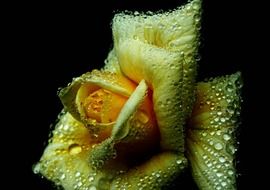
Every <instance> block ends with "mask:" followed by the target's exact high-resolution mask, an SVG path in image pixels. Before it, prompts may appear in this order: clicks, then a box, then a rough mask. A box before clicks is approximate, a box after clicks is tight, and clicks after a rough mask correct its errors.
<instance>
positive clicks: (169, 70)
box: [113, 0, 201, 152]
mask: <svg viewBox="0 0 270 190" xmlns="http://www.w3.org/2000/svg"><path fill="white" fill-rule="evenodd" d="M200 9H201V1H200V0H194V1H192V2H190V3H188V4H187V5H186V6H184V7H182V8H179V9H176V10H175V11H172V12H169V13H161V14H155V15H150V16H146V15H138V16H134V15H125V14H119V15H117V16H116V17H115V18H114V20H113V35H114V50H115V52H116V56H117V58H118V62H119V65H120V69H121V71H122V73H123V74H124V75H126V76H127V77H129V78H130V79H132V80H134V81H135V82H137V83H138V82H139V81H141V80H143V79H144V80H146V82H147V84H148V86H149V87H150V88H151V89H152V90H153V101H154V111H155V114H156V117H157V121H158V126H159V129H160V133H161V146H162V148H163V149H164V150H165V149H166V150H177V151H181V152H183V151H184V148H183V146H184V140H183V139H184V136H183V124H184V121H185V119H186V117H187V116H188V115H189V114H190V112H191V108H192V103H193V100H194V96H193V95H194V82H195V74H196V54H197V48H198V37H199V34H198V33H199V32H198V30H199V25H200V22H199V21H200Z"/></svg>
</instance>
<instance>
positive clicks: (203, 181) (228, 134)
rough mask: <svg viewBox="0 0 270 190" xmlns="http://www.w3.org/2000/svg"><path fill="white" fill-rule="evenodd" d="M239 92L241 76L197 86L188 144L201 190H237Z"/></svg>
mask: <svg viewBox="0 0 270 190" xmlns="http://www.w3.org/2000/svg"><path fill="white" fill-rule="evenodd" d="M240 88H241V83H240V73H236V74H233V75H231V76H226V77H220V78H215V79H213V80H210V81H209V82H200V83H198V86H197V101H196V104H195V107H194V109H193V114H192V117H191V120H190V124H189V128H188V132H187V141H186V142H187V148H188V149H187V153H188V154H187V155H188V159H189V161H190V164H191V168H192V173H193V176H194V179H195V181H196V182H197V185H198V186H199V188H200V189H202V190H204V189H205V190H209V189H235V188H236V187H235V180H236V179H235V177H236V170H235V165H234V159H235V150H236V147H235V144H236V139H235V130H236V128H237V126H238V117H239V114H240V112H239V111H240V102H241V98H240Z"/></svg>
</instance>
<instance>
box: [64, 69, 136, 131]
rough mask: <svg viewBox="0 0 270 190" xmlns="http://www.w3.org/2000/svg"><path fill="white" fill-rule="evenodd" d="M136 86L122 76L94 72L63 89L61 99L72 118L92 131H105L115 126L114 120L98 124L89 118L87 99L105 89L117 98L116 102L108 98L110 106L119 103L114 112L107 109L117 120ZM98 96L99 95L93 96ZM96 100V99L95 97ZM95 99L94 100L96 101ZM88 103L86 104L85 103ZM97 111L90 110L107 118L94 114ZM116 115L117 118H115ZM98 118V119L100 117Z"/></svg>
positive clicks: (97, 106) (108, 119) (96, 107)
mask: <svg viewBox="0 0 270 190" xmlns="http://www.w3.org/2000/svg"><path fill="white" fill-rule="evenodd" d="M135 87H136V85H135V84H134V83H133V82H132V81H130V80H128V79H126V78H125V77H123V76H121V75H117V74H115V73H111V72H107V71H98V70H94V71H92V72H89V73H86V74H83V75H82V76H80V77H78V78H75V79H74V80H73V81H72V83H70V84H69V85H68V87H66V88H63V89H62V90H61V91H60V93H59V97H60V99H61V101H62V103H63V105H64V108H65V110H66V111H68V112H69V113H70V114H72V116H73V117H74V118H75V119H77V120H78V121H80V122H82V123H84V124H85V125H86V126H89V128H90V129H92V130H94V129H95V130H98V129H104V128H111V127H112V126H113V124H114V122H113V121H110V120H112V119H110V118H104V120H107V122H98V121H97V119H92V118H89V116H88V115H89V114H88V115H87V112H86V108H85V105H86V103H87V101H85V100H86V99H87V97H88V96H89V95H90V94H91V93H93V92H95V91H97V90H99V89H104V90H107V91H103V92H104V93H105V94H106V93H107V94H108V93H109V94H112V93H113V94H114V95H113V97H116V98H115V100H114V99H113V98H110V97H109V98H107V99H108V101H107V102H108V105H109V103H110V102H112V101H113V100H114V101H119V103H118V104H116V103H115V106H118V107H119V108H118V107H115V110H116V111H115V110H114V111H112V110H110V109H112V106H111V107H109V106H108V105H107V108H106V109H105V111H106V110H107V111H106V112H111V114H110V115H111V117H114V118H116V117H117V115H118V112H119V111H120V110H121V105H123V104H124V103H125V101H126V99H127V98H128V97H129V96H130V95H131V94H132V92H133V91H134V89H135ZM103 92H101V93H100V94H101V95H100V96H103V95H104V93H103ZM93 96H98V95H95V94H94V95H93ZM94 98H95V97H94ZM94 98H93V99H94ZM95 99H97V100H94V101H105V100H103V99H101V100H99V99H100V98H99V97H97V98H95ZM85 102H86V103H85ZM93 106H95V107H94V108H93V109H98V108H99V102H97V103H95V105H93ZM94 111H95V110H93V111H92V110H90V114H91V113H93V114H92V115H94V116H95V114H96V115H97V114H99V115H98V116H100V115H101V116H107V115H108V114H105V113H100V111H99V110H98V111H99V112H98V113H95V112H94ZM113 115H115V116H113ZM98 116H96V117H98ZM93 126H94V127H93Z"/></svg>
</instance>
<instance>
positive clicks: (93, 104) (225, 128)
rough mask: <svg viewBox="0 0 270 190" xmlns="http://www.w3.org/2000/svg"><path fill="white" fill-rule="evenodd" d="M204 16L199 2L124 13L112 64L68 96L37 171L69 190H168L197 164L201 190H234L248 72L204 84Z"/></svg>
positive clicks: (75, 84) (66, 91)
mask: <svg viewBox="0 0 270 190" xmlns="http://www.w3.org/2000/svg"><path fill="white" fill-rule="evenodd" d="M200 12H201V1H200V0H193V1H191V2H189V3H188V4H186V5H184V6H183V7H180V8H178V9H176V10H174V11H171V12H167V13H159V14H153V15H126V14H118V15H116V16H115V17H114V19H113V25H112V30H113V37H114V48H113V50H112V51H111V52H110V53H109V55H108V58H107V60H106V62H105V63H106V64H105V67H104V68H103V69H102V70H101V71H98V70H94V71H92V72H88V73H85V74H83V75H82V76H80V77H77V78H75V79H73V81H72V82H71V83H70V84H69V85H68V86H67V87H65V88H63V89H62V90H61V92H60V93H59V97H60V99H61V101H62V103H63V105H64V111H63V113H62V114H60V116H59V121H58V123H57V125H56V127H55V129H54V131H53V136H52V138H51V139H50V140H49V144H48V146H47V148H46V149H45V151H44V153H43V156H42V158H41V160H40V161H39V162H38V163H37V164H36V166H35V169H34V172H35V173H41V174H42V175H43V176H45V177H46V178H48V179H49V180H51V181H53V182H54V183H55V184H56V185H59V186H62V187H63V188H64V189H65V190H73V189H82V190H84V189H90V190H96V189H132V190H133V189H134V190H137V189H163V188H169V187H170V185H171V183H172V182H173V180H174V179H176V178H177V177H178V176H179V174H181V173H182V172H183V171H184V168H185V167H187V165H188V162H187V158H188V160H189V162H190V165H191V170H192V174H193V177H194V179H195V181H196V183H197V184H198V187H199V188H200V189H219V188H222V187H223V188H225V189H226V188H227V189H234V188H235V172H236V171H235V169H234V165H233V163H232V160H233V159H234V154H229V153H228V150H227V149H230V150H231V149H234V145H233V143H234V142H235V139H234V138H233V131H234V130H235V127H236V126H237V122H232V121H233V120H234V121H236V119H237V116H238V115H239V114H237V113H238V112H237V111H236V110H237V109H238V108H239V104H240V97H239V94H238V93H239V88H240V86H239V85H237V84H236V82H237V81H239V77H240V75H239V74H235V75H232V76H227V77H224V78H219V79H215V80H213V81H209V82H205V83H198V85H197V86H196V83H195V77H196V56H197V49H198V43H199V28H200ZM228 86H230V90H228ZM217 94H218V95H217ZM224 97H225V98H224ZM232 102H233V103H232ZM232 105H234V107H232ZM229 108H230V109H229ZM227 110H232V111H231V112H230V113H229V112H228V111H227ZM190 116H191V118H190ZM225 116H226V117H225ZM187 120H189V122H188V123H186V121H187ZM213 123H215V125H214V126H217V127H213ZM185 126H188V128H186V129H185V128H184V127H185ZM185 132H186V133H185ZM218 134H219V135H218ZM206 137H207V138H206ZM230 139H232V140H230ZM185 141H186V142H185ZM207 143H208V144H207ZM185 144H186V146H185ZM205 147H206V148H205ZM207 147H208V148H207ZM225 147H226V148H225ZM186 157H187V158H186ZM218 161H219V162H221V163H226V165H225V166H223V165H220V164H217V162H218ZM209 163H210V164H211V166H210V165H209ZM205 172H206V173H205ZM204 176H206V178H205V177H204ZM216 181H220V183H216Z"/></svg>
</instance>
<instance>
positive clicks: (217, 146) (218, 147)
mask: <svg viewBox="0 0 270 190" xmlns="http://www.w3.org/2000/svg"><path fill="white" fill-rule="evenodd" d="M214 147H215V149H216V150H221V149H222V148H223V146H222V144H220V143H216V144H215V146H214Z"/></svg>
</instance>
